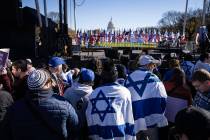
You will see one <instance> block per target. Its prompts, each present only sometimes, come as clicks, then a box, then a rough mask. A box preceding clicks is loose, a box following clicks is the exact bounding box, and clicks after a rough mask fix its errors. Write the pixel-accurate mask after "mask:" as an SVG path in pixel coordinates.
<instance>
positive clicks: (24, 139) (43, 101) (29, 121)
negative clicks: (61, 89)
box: [2, 90, 79, 140]
mask: <svg viewBox="0 0 210 140" xmlns="http://www.w3.org/2000/svg"><path fill="white" fill-rule="evenodd" d="M28 103H30V104H33V107H35V108H36V109H37V110H38V111H37V112H39V114H41V115H40V116H42V118H45V120H46V121H47V124H49V126H51V128H52V127H53V130H56V132H57V133H55V132H53V131H52V129H49V127H48V126H47V125H46V124H45V123H43V122H44V121H42V119H40V118H39V117H38V116H37V115H36V113H34V112H33V111H31V110H33V108H31V107H30V105H29V104H28ZM78 123H79V122H78V117H77V114H76V112H75V110H74V108H73V107H72V106H71V104H70V103H68V101H66V100H65V99H64V98H63V97H61V96H59V95H57V94H54V93H53V91H52V90H48V91H40V92H38V93H28V94H27V96H26V97H25V98H24V99H22V100H20V101H17V102H16V103H15V104H14V105H13V106H11V108H10V110H9V111H8V114H7V116H6V120H5V124H4V125H5V126H4V129H3V130H2V131H3V134H4V136H3V139H4V140H62V139H76V137H77V135H78V129H79V128H78V127H77V126H78Z"/></svg>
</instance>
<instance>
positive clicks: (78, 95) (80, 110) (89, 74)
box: [64, 68, 95, 140]
mask: <svg viewBox="0 0 210 140" xmlns="http://www.w3.org/2000/svg"><path fill="white" fill-rule="evenodd" d="M94 79H95V74H94V72H93V71H92V70H90V69H86V68H82V69H81V70H80V73H79V79H78V82H77V81H75V82H74V83H73V84H72V86H71V87H69V88H67V89H66V91H65V93H64V97H65V98H66V99H67V100H68V101H69V102H70V103H71V104H72V106H73V107H74V109H75V110H76V112H77V115H78V117H79V120H80V133H81V138H80V139H82V140H84V139H87V132H88V131H87V123H86V117H85V111H86V108H87V104H88V100H89V96H90V95H91V93H92V91H93V88H92V86H93V82H94Z"/></svg>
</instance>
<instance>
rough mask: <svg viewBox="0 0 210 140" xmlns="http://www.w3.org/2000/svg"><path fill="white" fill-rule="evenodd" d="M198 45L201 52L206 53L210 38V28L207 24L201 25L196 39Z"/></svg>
mask: <svg viewBox="0 0 210 140" xmlns="http://www.w3.org/2000/svg"><path fill="white" fill-rule="evenodd" d="M195 43H196V45H198V46H199V50H200V52H201V53H205V52H206V51H207V50H208V45H209V38H208V29H207V28H206V26H204V25H203V26H200V27H199V29H198V31H197V34H196V39H195Z"/></svg>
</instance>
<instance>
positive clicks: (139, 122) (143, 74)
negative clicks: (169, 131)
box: [125, 69, 168, 133]
mask: <svg viewBox="0 0 210 140" xmlns="http://www.w3.org/2000/svg"><path fill="white" fill-rule="evenodd" d="M125 86H126V87H127V88H128V89H129V90H130V92H131V99H132V106H133V116H134V120H135V132H136V133H137V132H139V131H141V130H147V128H152V127H163V126H167V125H168V121H167V119H166V117H165V116H164V112H165V108H166V98H167V94H166V90H165V87H164V85H163V83H162V82H161V81H160V80H159V78H158V77H157V76H156V75H155V74H153V73H151V72H149V71H147V70H145V69H138V70H136V71H134V72H133V73H131V74H130V75H129V76H128V79H127V80H126V82H125Z"/></svg>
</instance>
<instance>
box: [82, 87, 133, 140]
mask: <svg viewBox="0 0 210 140" xmlns="http://www.w3.org/2000/svg"><path fill="white" fill-rule="evenodd" d="M89 99H90V101H89V103H88V107H87V110H86V118H87V123H88V130H89V136H90V138H91V139H93V140H103V139H109V140H135V139H136V138H135V133H134V119H133V114H132V103H131V95H130V92H129V90H128V89H127V88H125V87H123V86H121V85H119V84H116V83H113V84H107V85H104V86H102V87H99V88H96V89H95V90H94V91H93V93H92V94H91V95H90V97H89Z"/></svg>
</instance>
